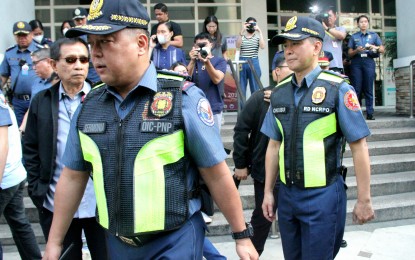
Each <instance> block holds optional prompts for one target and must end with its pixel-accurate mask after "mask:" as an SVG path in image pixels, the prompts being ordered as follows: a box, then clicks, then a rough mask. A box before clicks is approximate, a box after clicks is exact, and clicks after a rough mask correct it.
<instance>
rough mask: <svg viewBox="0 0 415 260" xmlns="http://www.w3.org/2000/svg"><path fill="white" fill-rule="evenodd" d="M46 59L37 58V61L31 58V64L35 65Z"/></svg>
mask: <svg viewBox="0 0 415 260" xmlns="http://www.w3.org/2000/svg"><path fill="white" fill-rule="evenodd" d="M46 59H47V58H44V59H40V60H37V61H34V60H32V63H33V66H37V64H39V62H41V61H42V60H46Z"/></svg>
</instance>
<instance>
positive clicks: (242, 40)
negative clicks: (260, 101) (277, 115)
mask: <svg viewBox="0 0 415 260" xmlns="http://www.w3.org/2000/svg"><path fill="white" fill-rule="evenodd" d="M236 48H239V49H240V54H239V60H251V61H252V64H253V66H254V70H255V72H256V74H257V75H258V78H261V67H260V66H259V60H258V50H259V48H261V49H264V48H265V42H264V38H263V37H262V32H261V29H260V28H259V26H258V23H257V21H256V19H255V18H253V17H248V18H247V19H246V22H245V23H244V24H243V25H242V30H241V32H240V33H239V36H238V40H236ZM248 80H249V88H250V90H251V94H253V93H254V92H255V91H257V90H258V89H259V85H258V83H257V82H256V81H255V78H254V74H253V71H251V68H250V67H249V65H248V63H244V64H242V68H241V69H240V74H239V81H240V86H241V91H242V93H243V94H244V95H245V94H246V85H247V84H248Z"/></svg>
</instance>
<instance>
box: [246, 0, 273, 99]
mask: <svg viewBox="0 0 415 260" xmlns="http://www.w3.org/2000/svg"><path fill="white" fill-rule="evenodd" d="M242 3H243V4H242V10H241V15H242V17H241V20H242V22H245V20H246V18H248V17H255V19H256V20H257V23H258V25H259V27H260V28H261V31H262V36H263V37H264V41H265V49H263V50H262V49H259V54H258V56H259V57H258V58H259V63H260V66H261V73H262V75H261V82H262V85H263V86H264V87H267V86H269V75H268V74H269V73H268V71H269V68H268V30H267V1H264V0H242ZM241 26H242V24H241ZM247 89H249V87H248V88H247ZM247 92H249V91H247ZM248 96H249V95H247V97H248Z"/></svg>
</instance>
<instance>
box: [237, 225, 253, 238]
mask: <svg viewBox="0 0 415 260" xmlns="http://www.w3.org/2000/svg"><path fill="white" fill-rule="evenodd" d="M253 236H254V228H253V227H252V225H251V223H246V229H245V230H244V231H242V232H235V233H232V238H233V239H243V238H250V237H253Z"/></svg>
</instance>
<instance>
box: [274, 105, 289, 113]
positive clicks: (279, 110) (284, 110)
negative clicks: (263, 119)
mask: <svg viewBox="0 0 415 260" xmlns="http://www.w3.org/2000/svg"><path fill="white" fill-rule="evenodd" d="M272 113H274V114H287V113H288V107H274V108H272Z"/></svg>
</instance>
